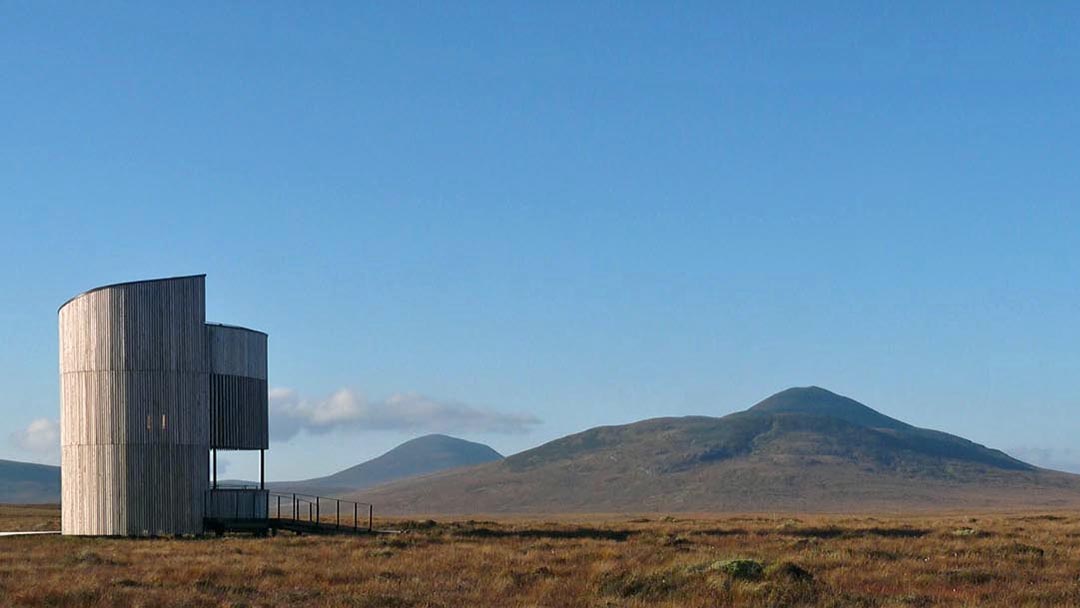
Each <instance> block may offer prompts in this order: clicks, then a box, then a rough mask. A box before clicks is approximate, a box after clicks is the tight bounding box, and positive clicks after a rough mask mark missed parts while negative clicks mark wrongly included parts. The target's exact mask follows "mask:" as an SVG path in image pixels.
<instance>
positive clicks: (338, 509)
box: [334, 498, 341, 528]
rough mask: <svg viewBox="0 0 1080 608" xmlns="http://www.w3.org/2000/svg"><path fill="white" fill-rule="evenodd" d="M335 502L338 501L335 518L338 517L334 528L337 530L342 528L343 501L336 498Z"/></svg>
mask: <svg viewBox="0 0 1080 608" xmlns="http://www.w3.org/2000/svg"><path fill="white" fill-rule="evenodd" d="M334 500H336V501H337V505H336V507H335V508H334V512H335V517H336V521H335V523H334V527H335V528H340V527H341V499H340V498H335V499H334Z"/></svg>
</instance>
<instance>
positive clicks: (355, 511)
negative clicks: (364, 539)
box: [352, 502, 360, 530]
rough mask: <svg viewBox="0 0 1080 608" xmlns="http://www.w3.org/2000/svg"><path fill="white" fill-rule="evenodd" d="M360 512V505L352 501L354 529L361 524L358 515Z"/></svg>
mask: <svg viewBox="0 0 1080 608" xmlns="http://www.w3.org/2000/svg"><path fill="white" fill-rule="evenodd" d="M359 514H360V505H358V504H356V503H355V502H354V503H352V528H353V530H355V529H357V528H358V527H360V526H359V523H360V518H359V517H357V516H358V515H359Z"/></svg>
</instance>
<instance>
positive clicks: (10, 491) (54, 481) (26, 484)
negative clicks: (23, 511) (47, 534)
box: [0, 460, 60, 504]
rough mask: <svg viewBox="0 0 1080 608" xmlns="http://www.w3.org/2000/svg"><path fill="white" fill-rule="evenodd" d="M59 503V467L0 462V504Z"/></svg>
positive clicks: (8, 461) (10, 461) (12, 461)
mask: <svg viewBox="0 0 1080 608" xmlns="http://www.w3.org/2000/svg"><path fill="white" fill-rule="evenodd" d="M57 502H60V467H52V466H48V465H44V464H32V463H29V462H15V461H14V460H0V503H9V504H37V503H57Z"/></svg>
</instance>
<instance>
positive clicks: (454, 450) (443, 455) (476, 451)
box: [269, 435, 502, 495]
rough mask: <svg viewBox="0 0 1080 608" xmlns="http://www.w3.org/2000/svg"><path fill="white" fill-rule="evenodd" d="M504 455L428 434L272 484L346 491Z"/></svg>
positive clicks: (287, 488) (300, 489) (315, 491)
mask: <svg viewBox="0 0 1080 608" xmlns="http://www.w3.org/2000/svg"><path fill="white" fill-rule="evenodd" d="M501 459H502V455H501V454H499V453H498V452H496V451H495V450H493V449H491V448H490V447H488V446H486V445H483V444H481V443H473V442H471V441H465V440H464V439H457V438H456V437H448V436H446V435H425V436H423V437H418V438H416V439H412V440H410V441H406V442H405V443H403V444H401V445H399V446H397V447H396V448H394V449H392V450H390V451H389V452H387V453H385V454H383V455H382V456H379V457H378V458H374V459H372V460H369V461H367V462H364V463H361V464H358V465H356V466H353V467H349V468H347V469H345V470H343V471H339V472H337V473H334V474H333V475H328V476H326V477H318V478H315V479H306V480H303V481H282V482H274V483H271V484H269V486H270V488H271V489H273V490H279V491H289V492H306V493H309V494H327V495H332V494H344V493H347V492H350V491H353V490H359V489H363V488H368V487H371V486H374V485H378V484H380V483H385V482H388V481H394V480H398V479H405V478H408V477H415V476H417V475H425V474H427V473H434V472H437V471H445V470H447V469H455V468H458V467H465V466H470V465H476V464H482V463H485V462H492V461H497V460H501Z"/></svg>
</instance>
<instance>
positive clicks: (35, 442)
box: [10, 418, 60, 462]
mask: <svg viewBox="0 0 1080 608" xmlns="http://www.w3.org/2000/svg"><path fill="white" fill-rule="evenodd" d="M10 439H11V443H12V444H13V445H14V446H15V447H17V448H19V449H21V450H25V451H27V452H30V453H31V454H32V455H33V456H34V457H36V459H44V460H49V461H53V462H55V461H56V459H57V457H58V456H59V454H60V423H59V422H57V421H56V420H51V419H49V418H38V419H36V420H34V421H32V422H31V423H30V424H29V425H28V426H27V427H26V428H25V429H22V430H19V431H15V432H14V433H12V434H11V437H10Z"/></svg>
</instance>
